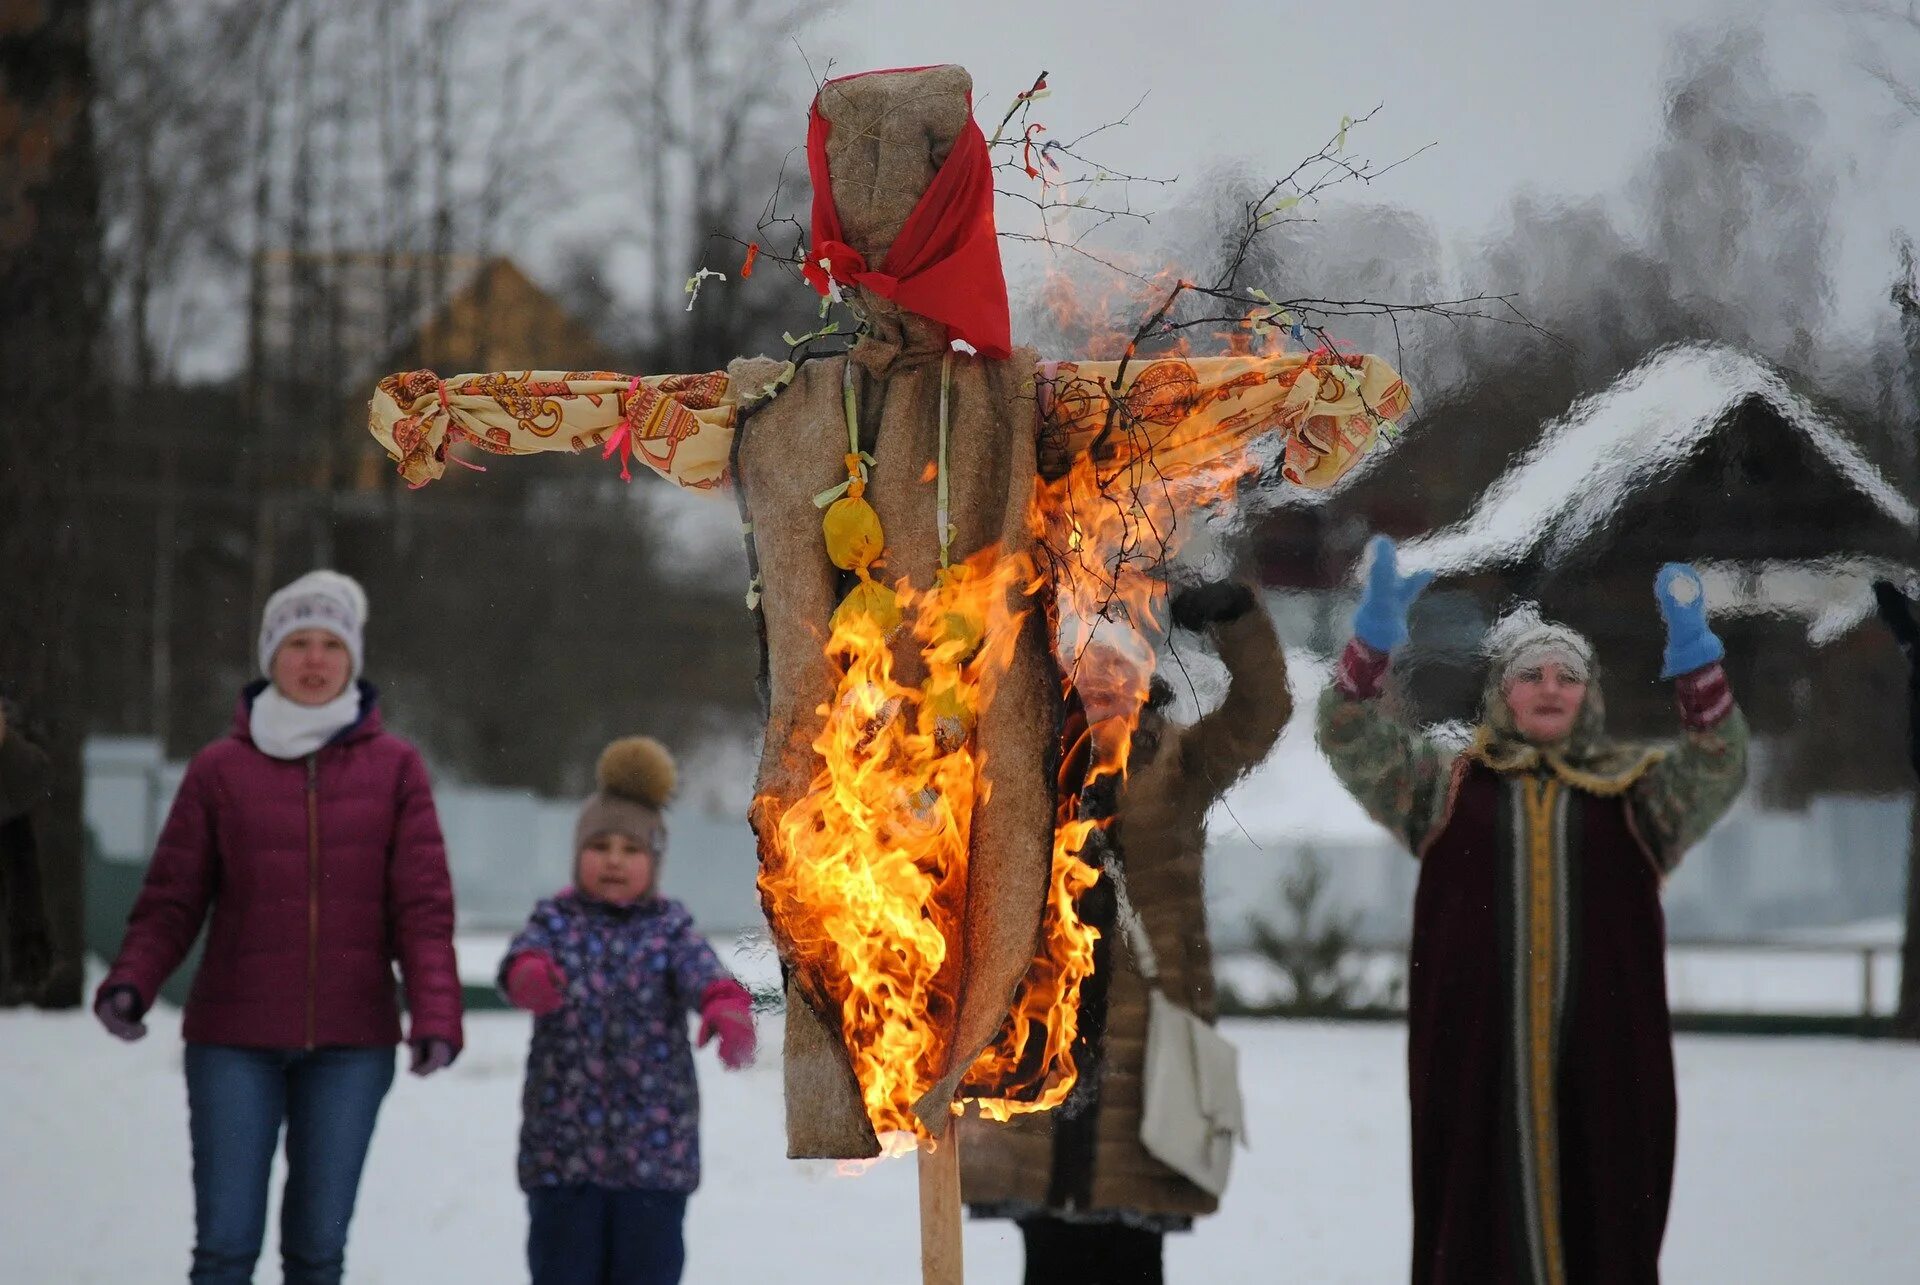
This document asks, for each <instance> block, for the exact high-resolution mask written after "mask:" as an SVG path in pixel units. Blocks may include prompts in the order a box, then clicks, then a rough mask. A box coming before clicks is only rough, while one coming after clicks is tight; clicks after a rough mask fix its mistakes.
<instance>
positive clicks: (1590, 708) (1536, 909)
mask: <svg viewBox="0 0 1920 1285" xmlns="http://www.w3.org/2000/svg"><path fill="white" fill-rule="evenodd" d="M1372 552H1373V564H1372V567H1371V570H1370V571H1369V573H1368V579H1367V585H1366V593H1365V595H1364V597H1363V599H1362V602H1361V605H1360V610H1359V612H1358V614H1357V615H1356V616H1355V618H1354V639H1353V641H1352V642H1351V643H1350V644H1348V647H1347V650H1346V652H1345V654H1344V655H1343V656H1342V657H1341V662H1340V666H1339V671H1338V674H1337V679H1336V682H1335V684H1334V685H1333V686H1331V687H1329V689H1328V690H1327V692H1326V695H1325V696H1324V697H1323V699H1322V701H1321V705H1320V717H1319V733H1320V743H1321V746H1322V747H1323V748H1324V750H1325V751H1326V754H1327V757H1328V758H1329V759H1330V760H1331V761H1332V763H1333V766H1334V770H1335V771H1336V772H1337V773H1338V774H1339V776H1340V779H1341V780H1342V782H1343V783H1344V784H1345V785H1346V786H1347V788H1348V789H1349V790H1350V791H1352V793H1353V795H1354V797H1355V798H1356V799H1358V800H1359V801H1360V803H1361V804H1362V805H1363V806H1364V807H1365V808H1366V809H1367V811H1368V813H1369V814H1371V815H1372V816H1373V817H1374V819H1375V820H1377V821H1379V822H1380V823H1381V824H1383V825H1385V826H1387V827H1388V828H1389V829H1391V830H1392V831H1393V832H1394V834H1395V835H1396V836H1397V837H1398V838H1399V839H1400V840H1401V841H1402V842H1403V843H1405V844H1406V845H1407V846H1408V848H1409V849H1411V850H1412V852H1413V853H1414V855H1415V856H1416V857H1417V858H1418V859H1419V860H1420V863H1421V871H1420V883H1419V890H1418V892H1417V893H1416V895H1415V900H1414V912H1413V948H1412V956H1411V960H1410V968H1409V985H1408V1088H1409V1096H1410V1098H1411V1102H1412V1114H1413V1164H1412V1170H1413V1222H1414V1231H1413V1280H1414V1282H1415V1285H1503V1283H1507V1282H1515V1283H1518V1282H1526V1283H1528V1285H1644V1283H1647V1282H1656V1281H1658V1280H1659V1258H1660V1242H1661V1238H1662V1236H1663V1234H1664V1232H1665V1229H1666V1220H1667V1205H1668V1198H1669V1195H1670V1193H1671V1190H1672V1179H1673V1157H1674V1119H1675V1094H1674V1077H1673V1039H1672V1027H1671V1024H1670V1021H1669V1016H1668V1010H1667V993H1666V973H1665V945H1666V942H1665V923H1664V918H1663V915H1662V912H1661V907H1660V888H1661V884H1662V882H1663V881H1664V880H1665V878H1666V877H1667V875H1668V874H1670V873H1671V872H1672V871H1673V869H1674V867H1675V865H1676V864H1677V863H1678V862H1679V860H1680V857H1681V856H1682V854H1684V853H1685V852H1686V850H1687V848H1688V847H1689V846H1691V845H1692V844H1693V843H1694V842H1695V841H1696V840H1698V839H1699V838H1700V837H1701V836H1702V835H1703V834H1704V833H1705V832H1706V831H1707V829H1708V828H1709V827H1710V826H1712V824H1713V823H1714V821H1716V820H1717V819H1718V818H1719V817H1720V815H1721V814H1722V813H1723V812H1724V811H1725V810H1726V808H1727V805H1728V804H1729V803H1731V802H1732V801H1733V798H1734V796H1735V795H1736V794H1737V793H1738V792H1739V790H1740V787H1741V784H1742V783H1743V781H1744V780H1745V777H1746V751H1747V727H1746V722H1745V720H1744V719H1743V718H1742V716H1741V714H1740V711H1739V710H1738V709H1737V708H1736V707H1735V706H1734V703H1733V697H1732V694H1731V692H1730V691H1729V689H1728V686H1727V680H1726V675H1725V673H1724V672H1723V671H1722V670H1721V667H1720V660H1721V658H1722V657H1723V655H1724V654H1725V648H1724V647H1723V646H1722V645H1721V642H1720V640H1719V639H1718V638H1717V637H1715V636H1714V634H1713V633H1712V631H1711V630H1710V629H1709V628H1708V627H1707V620H1706V603H1705V599H1704V594H1703V593H1702V590H1701V583H1700V577H1699V576H1698V574H1697V573H1695V572H1694V570H1693V569H1692V568H1691V567H1687V566H1683V565H1680V564H1677V563H1668V564H1667V565H1666V566H1664V567H1662V568H1661V569H1660V571H1659V573H1658V575H1657V576H1656V578H1655V582H1654V593H1655V597H1656V598H1657V599H1658V601H1659V604H1660V612H1661V615H1662V616H1663V617H1664V618H1665V621H1666V626H1667V649H1666V656H1665V664H1664V667H1663V674H1662V676H1663V677H1664V678H1669V679H1674V680H1675V692H1676V695H1677V697H1678V703H1679V708H1680V720H1681V723H1682V724H1683V727H1684V735H1683V736H1682V738H1681V740H1680V742H1679V743H1678V744H1677V745H1676V746H1674V747H1671V748H1656V747H1651V746H1639V745H1625V744H1621V743H1619V742H1615V741H1611V740H1608V739H1607V738H1606V736H1605V735H1604V733H1603V731H1602V721H1603V706H1602V702H1601V698H1600V685H1599V678H1598V674H1597V671H1596V669H1595V667H1594V661H1593V654H1592V648H1591V647H1590V646H1589V644H1588V643H1587V641H1586V639H1584V638H1583V637H1581V636H1580V635H1579V634H1578V633H1575V632H1574V631H1573V630H1571V629H1568V628H1566V627H1565V626H1562V625H1556V624H1550V623H1547V622H1544V621H1541V620H1539V619H1538V618H1537V617H1527V618H1521V619H1517V620H1515V621H1513V622H1511V624H1510V626H1509V627H1508V628H1505V629H1503V630H1500V631H1497V632H1496V646H1495V648H1494V655H1493V662H1492V668H1491V671H1490V673H1489V676H1488V683H1487V691H1486V697H1485V710H1484V718H1483V721H1482V723H1481V725H1480V727H1479V728H1478V730H1477V731H1476V733H1475V735H1474V738H1473V741H1472V743H1471V744H1470V745H1469V746H1468V747H1467V748H1466V749H1464V750H1462V751H1460V752H1458V753H1453V752H1450V751H1448V750H1445V749H1443V748H1441V747H1440V746H1438V745H1436V744H1435V743H1433V742H1432V741H1430V740H1428V739H1427V738H1426V737H1424V736H1422V735H1421V734H1420V733H1419V732H1417V731H1416V730H1414V729H1412V728H1410V727H1408V726H1406V725H1404V724H1402V723H1400V722H1398V721H1396V720H1395V719H1394V718H1392V717H1391V716H1389V715H1388V714H1387V713H1386V712H1385V711H1384V710H1383V709H1382V708H1381V704H1380V702H1379V700H1378V699H1376V698H1377V697H1378V696H1379V693H1380V690H1381V686H1382V683H1383V680H1384V678H1385V676H1386V671H1387V667H1388V656H1389V654H1390V653H1391V652H1392V650H1393V649H1394V648H1395V647H1396V646H1398V645H1399V644H1400V643H1402V642H1404V641H1405V639H1406V636H1407V627H1406V619H1407V611H1408V608H1409V607H1410V606H1411V605H1412V602H1413V600H1414V598H1415V597H1417V596H1418V595H1419V593H1420V590H1421V589H1422V588H1424V587H1425V585H1426V583H1427V581H1428V580H1430V579H1431V578H1432V577H1431V573H1423V574H1414V575H1406V576H1403V575H1401V574H1400V573H1399V571H1398V569H1397V567H1396V565H1395V563H1396V560H1395V555H1394V548H1393V545H1392V544H1391V543H1390V542H1389V541H1387V540H1385V539H1384V538H1381V537H1375V539H1374V542H1373V546H1372Z"/></svg>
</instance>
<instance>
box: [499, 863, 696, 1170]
mask: <svg viewBox="0 0 1920 1285" xmlns="http://www.w3.org/2000/svg"><path fill="white" fill-rule="evenodd" d="M526 951H540V952H543V953H545V954H546V955H548V956H549V957H551V958H552V959H553V961H554V962H555V963H556V964H558V965H559V966H560V970H561V971H562V972H563V973H565V974H566V977H567V991H566V996H567V998H566V1004H565V1006H564V1007H562V1008H561V1009H560V1010H559V1011H558V1012H555V1013H551V1014H549V1015H548V1016H546V1017H540V1018H536V1019H534V1024H533V1045H532V1047H531V1048H530V1049H529V1050H528V1052H527V1081H526V1087H525V1089H524V1090H523V1091H522V1093H521V1097H520V1112H521V1125H520V1186H521V1188H522V1189H523V1190H525V1191H534V1190H536V1189H538V1188H542V1187H562V1186H575V1185H590V1186H597V1187H609V1188H615V1189H629V1190H632V1189H646V1190H651V1191H675V1192H691V1191H692V1190H693V1189H694V1188H695V1187H698V1186H699V1185H700V1092H699V1089H698V1087H697V1086H696V1084H695V1082H694V1075H693V1047H692V1044H691V1042H690V1041H689V1040H688V1038H687V1015H688V1014H689V1013H691V1012H693V1011H694V1010H696V1009H697V1008H698V1007H699V1005H700V1003H701V1000H702V998H703V997H704V996H705V995H706V993H707V989H708V988H709V987H710V986H712V985H713V984H714V983H716V982H725V981H729V980H731V978H730V975H729V974H728V973H727V971H726V969H725V968H723V967H722V966H721V964H720V961H719V959H718V958H717V957H715V955H714V953H713V948H712V947H711V946H709V945H708V944H707V942H706V939H705V938H703V937H701V936H700V934H699V933H698V932H696V931H695V930H694V926H693V916H692V915H690V914H689V913H688V912H687V908H686V907H685V906H682V905H681V904H680V903H679V902H677V901H671V900H668V899H666V898H661V897H648V898H645V899H643V900H641V901H639V902H636V903H634V904H633V905H631V906H625V907H622V906H613V905H609V904H607V903H605V902H601V901H595V900H593V899H592V898H589V897H583V896H581V895H580V894H579V893H577V892H574V891H572V890H569V891H567V892H563V893H561V894H560V895H559V896H557V897H549V898H548V899H546V900H545V901H542V902H541V903H540V904H539V905H538V906H536V907H534V911H533V916H532V918H530V919H529V920H528V921H527V926H526V927H525V928H523V929H521V930H520V934H519V936H517V937H515V938H514V939H513V944H512V945H511V946H510V947H508V949H507V957H506V959H505V960H504V961H502V963H501V966H500V972H501V979H502V984H503V985H504V981H505V976H506V970H507V968H508V966H510V965H511V964H512V962H513V960H514V959H515V957H516V956H518V955H520V954H522V953H523V952H526Z"/></svg>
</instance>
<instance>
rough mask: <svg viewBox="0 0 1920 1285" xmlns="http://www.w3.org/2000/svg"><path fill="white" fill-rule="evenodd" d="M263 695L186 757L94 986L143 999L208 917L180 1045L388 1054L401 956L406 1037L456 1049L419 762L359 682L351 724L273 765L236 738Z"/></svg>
mask: <svg viewBox="0 0 1920 1285" xmlns="http://www.w3.org/2000/svg"><path fill="white" fill-rule="evenodd" d="M264 687H265V684H264V683H258V684H255V685H253V686H252V687H249V688H248V689H247V691H246V693H245V694H243V695H242V697H241V701H240V707H239V710H238V711H237V713H236V714H235V717H234V723H233V731H232V733H231V735H229V736H228V737H227V738H226V739H224V740H220V741H215V742H214V743H213V744H211V745H209V746H207V747H206V748H205V749H203V750H201V751H200V752H199V753H198V754H196V755H194V756H193V761H192V762H191V763H189V764H188V765H187V772H186V776H185V777H183V778H182V779H181V782H180V793H179V795H178V796H177V797H176V798H175V799H174V801H173V808H172V810H171V811H170V812H168V814H167V823H166V825H165V826H164V827H163V828H162V829H161V831H160V840H159V843H158V845H157V846H156V848H155V850H154V854H153V863H152V865H150V866H149V867H148V869H147V879H146V884H145V886H144V887H143V888H142V889H141V890H140V897H139V900H138V901H136V902H135V903H134V906H133V913H132V915H131V916H130V917H129V918H128V921H127V935H126V937H125V939H124V940H123V941H122V943H121V946H120V955H119V958H118V959H116V960H115V961H114V964H113V968H112V970H111V971H110V972H108V974H107V978H106V980H105V981H104V982H102V983H101V986H100V990H101V992H102V993H104V992H105V991H106V990H108V989H109V988H110V987H114V986H121V985H127V986H132V987H133V988H134V989H135V990H137V991H139V993H140V999H141V1002H142V1004H143V1005H144V1006H151V1005H152V1004H153V998H154V995H155V993H156V992H158V991H159V989H160V986H161V983H163V982H165V981H166V979H167V977H168V976H169V975H170V974H171V973H172V972H173V970H174V969H176V968H178V967H179V966H180V961H181V960H182V959H183V958H185V957H186V953H187V950H188V948H189V947H190V946H192V944H193V939H194V937H195V936H196V935H197V934H198V933H199V931H200V924H201V921H202V920H204V919H205V918H206V916H207V911H208V908H209V907H211V908H212V911H213V923H212V926H211V927H210V928H209V929H208V932H207V948H206V954H205V956H204V957H203V958H202V960H201V963H200V971H199V972H198V973H197V974H196V975H195V977H194V979H193V991H192V993H191V995H190V996H189V997H188V999H187V1009H186V1020H185V1023H184V1030H183V1034H184V1035H185V1037H186V1038H187V1040H189V1041H191V1042H193V1043H203V1044H232V1045H240V1046H243V1047H248V1048H276V1049H297V1048H318V1047H323V1046H327V1045H348V1046H368V1045H381V1044H396V1043H398V1042H399V1040H400V1018H399V1011H398V1005H397V1004H396V995H395V991H396V989H397V988H396V986H395V982H394V964H395V963H396V962H398V963H399V965H400V970H401V973H402V975H403V976H404V977H405V979H406V995H407V1009H408V1012H409V1014H410V1016H411V1019H412V1030H411V1032H410V1038H412V1039H415V1040H421V1039H442V1040H446V1041H448V1042H449V1043H451V1044H452V1045H453V1047H454V1048H455V1049H456V1050H457V1049H458V1048H459V1047H460V1044H461V1032H460V974H459V970H458V969H457V968H456V967H455V964H454V955H453V885H452V882H451V880H450V879H449V878H448V875H447V855H446V848H445V846H444V845H443V843H442V842H441V838H440V820H439V817H438V816H437V815H436V813H435V812H434V807H433V793H432V790H431V788H430V787H429V785H428V782H427V770H426V766H425V765H424V764H423V763H421V761H420V754H419V752H418V751H417V750H415V749H414V748H413V746H411V745H409V744H408V743H407V742H405V741H403V740H401V739H400V738H399V737H397V736H390V735H388V734H387V733H386V732H384V731H383V730H381V726H380V711H379V708H378V705H377V700H378V694H377V693H376V692H375V690H374V688H373V687H372V685H371V684H367V683H362V684H361V685H360V689H361V715H360V718H359V720H358V721H357V722H355V723H354V724H353V725H352V726H351V727H349V728H347V729H346V730H345V731H343V732H341V733H340V734H339V735H338V736H336V737H335V738H334V739H333V740H332V741H331V742H329V743H328V744H327V745H325V746H323V747H322V748H321V749H320V750H319V751H318V752H317V753H314V754H311V755H308V756H307V757H306V758H304V759H298V760H293V761H287V760H282V759H276V758H271V757H269V756H268V755H266V754H265V753H263V752H261V751H260V750H259V749H256V748H255V747H254V744H253V739H252V737H251V736H250V735H249V733H248V716H249V711H250V710H251V707H252V698H253V696H255V695H256V694H258V692H259V691H260V690H262V689H263V688H264Z"/></svg>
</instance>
